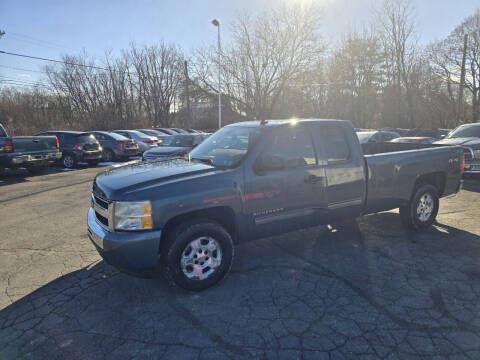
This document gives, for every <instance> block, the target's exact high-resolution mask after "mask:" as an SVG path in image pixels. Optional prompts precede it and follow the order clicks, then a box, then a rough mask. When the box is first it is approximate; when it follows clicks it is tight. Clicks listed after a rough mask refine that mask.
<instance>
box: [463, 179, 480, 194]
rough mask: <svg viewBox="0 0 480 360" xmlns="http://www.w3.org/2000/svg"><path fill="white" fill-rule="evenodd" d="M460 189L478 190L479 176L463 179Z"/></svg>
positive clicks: (479, 190) (479, 189) (479, 187)
mask: <svg viewBox="0 0 480 360" xmlns="http://www.w3.org/2000/svg"><path fill="white" fill-rule="evenodd" d="M462 189H464V190H468V191H475V192H480V176H477V177H472V176H470V177H469V178H468V179H464V180H463V185H462Z"/></svg>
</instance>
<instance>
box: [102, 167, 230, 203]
mask: <svg viewBox="0 0 480 360" xmlns="http://www.w3.org/2000/svg"><path fill="white" fill-rule="evenodd" d="M217 171H221V170H219V169H216V168H215V167H214V166H212V165H208V164H204V163H199V162H191V161H188V160H186V159H172V160H164V161H151V162H139V163H135V164H128V165H125V166H120V167H117V168H110V169H108V170H105V171H103V172H101V173H99V174H98V175H97V176H96V177H95V181H94V184H93V191H94V193H96V194H97V195H99V196H101V197H103V198H106V199H109V200H122V199H123V197H125V195H128V194H129V193H132V192H135V191H139V190H145V189H146V188H149V187H153V186H158V185H160V184H163V183H171V182H180V181H183V180H186V179H192V178H194V177H199V176H205V175H209V174H213V173H215V172H217Z"/></svg>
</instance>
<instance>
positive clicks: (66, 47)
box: [0, 0, 480, 81]
mask: <svg viewBox="0 0 480 360" xmlns="http://www.w3.org/2000/svg"><path fill="white" fill-rule="evenodd" d="M305 1H311V0H287V2H288V3H293V4H295V3H298V4H301V3H302V2H305ZM314 1H318V2H319V3H320V4H321V5H322V7H323V9H324V21H323V25H322V33H323V36H324V38H325V39H326V40H327V41H328V42H329V43H334V42H335V41H337V40H338V39H339V38H341V36H342V34H344V33H345V32H347V31H349V30H352V29H353V28H357V29H361V28H362V26H364V25H365V24H367V23H368V22H369V21H371V20H372V17H373V14H372V12H373V8H374V7H375V6H376V5H378V4H379V3H380V2H381V0H314ZM280 2H281V1H280V0H215V1H214V0H156V1H154V0H115V1H113V0H110V1H107V0H78V1H73V0H41V1H39V0H30V1H25V0H0V30H4V31H6V35H5V36H3V38H1V39H0V50H4V51H9V52H16V53H21V54H27V55H33V56H40V57H48V58H54V59H59V58H60V57H61V55H62V54H65V53H78V52H80V51H82V49H85V50H86V51H87V53H89V54H92V55H97V56H99V57H101V56H102V55H103V54H104V52H105V51H107V50H108V51H112V52H118V51H119V49H122V48H126V47H128V45H129V43H130V42H132V41H134V42H136V43H137V44H153V43H155V42H156V41H158V40H160V39H163V40H165V41H167V42H175V43H178V44H179V45H181V46H182V47H183V48H184V49H185V50H186V51H187V52H188V51H189V50H191V49H192V48H194V47H196V46H199V45H208V44H213V43H215V41H216V29H215V28H214V27H213V25H212V24H211V20H212V19H213V18H217V19H219V20H220V23H221V25H222V35H223V37H224V39H226V40H228V32H229V28H228V24H229V23H230V22H231V20H232V18H234V17H235V15H236V13H237V12H238V11H242V10H249V11H250V12H252V13H258V12H260V11H262V10H265V9H266V10H268V9H271V8H274V7H275V6H278V4H280ZM412 2H413V5H414V8H415V13H416V23H417V33H418V36H419V40H420V41H421V42H422V43H428V42H430V41H433V40H435V39H440V38H442V37H444V36H446V35H448V34H449V33H450V32H451V30H452V29H453V28H454V27H455V26H456V25H458V24H459V23H460V22H461V21H462V19H463V18H465V17H466V16H468V15H471V14H473V12H474V11H475V9H476V8H478V7H480V5H479V1H478V0H412ZM44 64H45V63H44V62H41V61H36V60H27V59H21V58H17V57H13V56H7V55H4V54H0V79H2V78H3V79H5V77H8V78H15V79H24V80H27V81H28V79H36V78H37V76H41V74H39V73H35V72H27V71H22V70H13V69H9V68H6V67H5V66H9V67H17V68H23V69H31V70H41V68H42V66H43V65H44ZM1 65H3V66H1Z"/></svg>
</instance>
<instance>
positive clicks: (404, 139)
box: [390, 136, 437, 144]
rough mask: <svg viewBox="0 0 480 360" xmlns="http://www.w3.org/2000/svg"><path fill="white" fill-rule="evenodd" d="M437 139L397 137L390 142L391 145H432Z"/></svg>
mask: <svg viewBox="0 0 480 360" xmlns="http://www.w3.org/2000/svg"><path fill="white" fill-rule="evenodd" d="M435 141H437V139H434V138H433V137H422V136H405V137H398V138H395V139H393V140H390V142H393V143H403V144H433V143H434V142H435Z"/></svg>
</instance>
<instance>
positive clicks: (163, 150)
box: [148, 146, 190, 155]
mask: <svg viewBox="0 0 480 360" xmlns="http://www.w3.org/2000/svg"><path fill="white" fill-rule="evenodd" d="M189 150H190V147H171V146H158V147H156V148H153V149H150V150H148V153H149V154H151V155H168V154H179V153H185V152H188V151H189Z"/></svg>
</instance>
